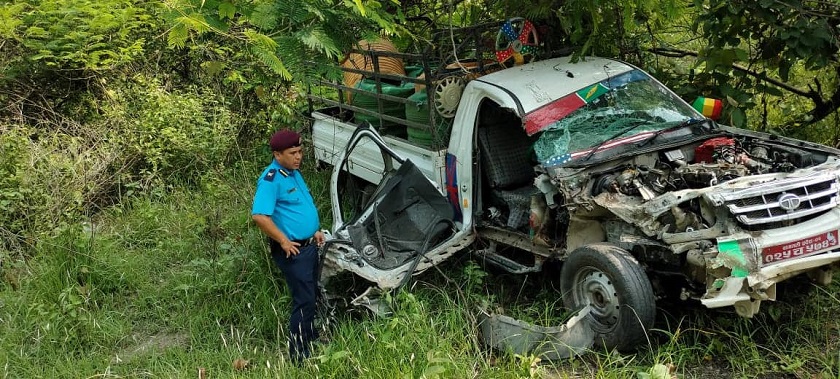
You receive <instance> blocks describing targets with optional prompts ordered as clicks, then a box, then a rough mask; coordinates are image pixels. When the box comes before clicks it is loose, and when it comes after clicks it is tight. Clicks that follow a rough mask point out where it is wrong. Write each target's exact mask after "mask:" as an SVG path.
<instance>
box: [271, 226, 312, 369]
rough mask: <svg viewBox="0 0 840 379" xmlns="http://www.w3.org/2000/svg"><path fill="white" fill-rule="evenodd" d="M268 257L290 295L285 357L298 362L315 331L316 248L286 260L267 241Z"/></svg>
mask: <svg viewBox="0 0 840 379" xmlns="http://www.w3.org/2000/svg"><path fill="white" fill-rule="evenodd" d="M271 242H272V243H271V244H270V245H271V258H272V259H273V260H274V263H275V264H277V266H278V267H280V271H282V272H283V276H284V277H285V279H286V285H287V286H288V287H289V291H290V292H291V293H292V314H291V315H290V316H289V355H290V356H291V357H292V360H294V361H296V362H300V361H301V360H303V359H305V358H309V354H310V348H311V344H312V342H313V341H315V340H316V339H318V331H317V330H316V328H315V302H316V296H317V291H318V278H317V277H316V276H317V275H318V248H317V247H316V246H315V245H314V244H309V245H306V246H302V247H300V248H299V250H300V254H298V255H292V256H290V257H289V258H286V252H284V251H283V248H281V247H280V244H278V243H276V242H274V241H271Z"/></svg>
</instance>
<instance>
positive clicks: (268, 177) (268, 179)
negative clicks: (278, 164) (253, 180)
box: [263, 168, 277, 182]
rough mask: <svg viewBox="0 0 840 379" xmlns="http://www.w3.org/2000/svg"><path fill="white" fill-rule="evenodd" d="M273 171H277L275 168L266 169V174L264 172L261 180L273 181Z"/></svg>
mask: <svg viewBox="0 0 840 379" xmlns="http://www.w3.org/2000/svg"><path fill="white" fill-rule="evenodd" d="M275 172H277V170H275V169H273V168H272V169H271V170H268V174H265V177H264V178H263V180H265V181H266V182H273V181H274V176H275V175H274V173H275Z"/></svg>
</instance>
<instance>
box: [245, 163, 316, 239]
mask: <svg viewBox="0 0 840 379" xmlns="http://www.w3.org/2000/svg"><path fill="white" fill-rule="evenodd" d="M251 214H252V215H266V216H271V220H272V221H274V225H277V228H278V229H280V231H282V232H283V234H285V235H286V237H287V238H289V239H292V240H302V239H307V238H309V237H312V236H313V235H315V232H317V231H318V228H319V226H320V224H321V220H320V219H319V218H318V209H317V208H316V207H315V201H314V200H313V199H312V194H311V193H310V192H309V187H307V186H306V183H305V182H304V181H303V177H302V176H301V175H300V171H298V170H288V169H286V168H283V167H282V166H280V164H279V163H277V160H274V159H272V160H271V164H270V165H268V167H266V169H265V170H263V173H262V175H260V178H259V179H258V180H257V191H256V193H255V194H254V204H253V205H252V206H251Z"/></svg>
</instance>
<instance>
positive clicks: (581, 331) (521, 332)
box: [479, 305, 595, 360]
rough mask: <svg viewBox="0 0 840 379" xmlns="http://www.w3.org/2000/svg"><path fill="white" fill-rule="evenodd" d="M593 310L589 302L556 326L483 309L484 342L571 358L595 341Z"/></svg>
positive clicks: (511, 349)
mask: <svg viewBox="0 0 840 379" xmlns="http://www.w3.org/2000/svg"><path fill="white" fill-rule="evenodd" d="M591 309H592V308H591V306H589V305H587V306H586V307H584V308H583V309H581V310H579V311H577V312H576V313H575V314H574V315H573V316H572V317H571V318H569V320H568V321H567V322H566V323H564V324H563V325H560V326H553V327H545V326H539V325H533V324H530V323H527V322H525V321H522V320H516V319H514V318H512V317H509V316H504V315H498V314H488V313H486V312H482V313H481V317H480V321H479V327H480V329H481V336H482V339H483V340H484V343H485V344H486V345H487V346H490V347H492V348H494V349H497V350H501V351H509V352H512V353H514V354H518V355H535V356H538V357H540V358H542V359H546V360H553V359H562V358H570V357H573V356H576V355H580V354H582V353H584V352H586V350H587V349H589V348H590V347H592V345H593V344H594V342H595V331H594V330H593V329H592V327H591V326H590V324H589V321H588V320H589V317H588V316H589V312H590V311H591Z"/></svg>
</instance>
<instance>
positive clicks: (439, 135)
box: [405, 91, 452, 147]
mask: <svg viewBox="0 0 840 379" xmlns="http://www.w3.org/2000/svg"><path fill="white" fill-rule="evenodd" d="M408 100H409V101H410V102H409V104H407V105H406V107H405V119H406V120H408V121H413V122H416V123H421V124H425V125H428V124H429V112H433V111H432V110H431V108H429V96H428V95H427V94H426V92H425V91H421V92H417V93H415V94H413V95H411V96H409V97H408ZM435 122H436V123H437V128H436V130H435V131H434V132H433V131H432V129H431V128H430V127H429V126H426V127H422V128H414V127H408V128H407V130H406V132H407V134H408V141H409V142H411V143H414V144H415V145H418V146H423V147H439V145H441V144H444V143H445V142H446V141H447V139H448V138H449V130H450V127H451V125H452V122H451V120H449V119H446V118H443V117H441V116H437V117H435ZM436 145H438V146H436Z"/></svg>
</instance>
